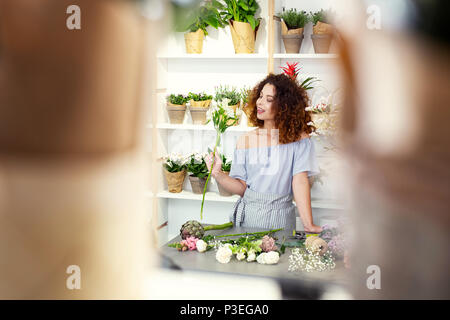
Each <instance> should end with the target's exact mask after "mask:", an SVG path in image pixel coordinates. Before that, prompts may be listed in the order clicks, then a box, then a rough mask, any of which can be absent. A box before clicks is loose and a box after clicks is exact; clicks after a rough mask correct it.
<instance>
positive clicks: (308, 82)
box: [300, 77, 320, 90]
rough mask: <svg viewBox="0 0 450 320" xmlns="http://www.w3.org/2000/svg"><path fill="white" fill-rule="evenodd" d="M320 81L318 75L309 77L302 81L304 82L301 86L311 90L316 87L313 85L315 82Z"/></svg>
mask: <svg viewBox="0 0 450 320" xmlns="http://www.w3.org/2000/svg"><path fill="white" fill-rule="evenodd" d="M317 81H320V80H319V79H317V78H316V77H308V78H306V79H305V80H303V81H302V83H301V84H300V86H301V87H302V88H303V89H305V90H310V89H313V88H314V87H313V86H312V84H313V83H315V82H317Z"/></svg>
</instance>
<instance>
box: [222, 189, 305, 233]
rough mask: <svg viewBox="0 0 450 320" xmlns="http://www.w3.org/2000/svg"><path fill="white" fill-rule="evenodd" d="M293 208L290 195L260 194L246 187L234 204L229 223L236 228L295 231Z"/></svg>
mask: <svg viewBox="0 0 450 320" xmlns="http://www.w3.org/2000/svg"><path fill="white" fill-rule="evenodd" d="M295 212H296V210H295V206H294V204H293V203H292V194H288V195H277V194H271V193H260V192H256V191H253V190H250V189H249V188H248V187H247V190H245V193H244V196H243V197H240V198H239V200H238V201H236V203H235V204H234V207H233V212H232V214H231V216H230V221H232V222H233V223H234V225H235V226H237V227H248V228H262V229H278V228H284V230H285V231H289V232H290V231H292V230H294V229H295V215H296V213H295Z"/></svg>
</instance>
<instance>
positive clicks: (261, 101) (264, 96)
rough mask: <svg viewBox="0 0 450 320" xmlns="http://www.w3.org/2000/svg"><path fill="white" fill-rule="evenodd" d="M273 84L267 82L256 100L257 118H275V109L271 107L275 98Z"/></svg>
mask: <svg viewBox="0 0 450 320" xmlns="http://www.w3.org/2000/svg"><path fill="white" fill-rule="evenodd" d="M275 94H276V90H275V86H273V85H271V84H270V83H267V84H266V85H265V86H264V87H263V89H262V90H261V93H260V94H259V98H258V100H256V115H257V118H258V119H259V120H273V119H274V118H275V110H273V109H272V105H273V101H274V100H275Z"/></svg>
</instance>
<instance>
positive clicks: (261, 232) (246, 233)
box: [215, 222, 283, 238]
mask: <svg viewBox="0 0 450 320" xmlns="http://www.w3.org/2000/svg"><path fill="white" fill-rule="evenodd" d="M230 223H231V222H230ZM281 230H283V228H280V229H272V230H269V231H260V232H245V233H236V234H224V235H221V236H215V238H224V237H237V236H249V235H260V236H264V235H266V234H269V233H274V232H277V231H281Z"/></svg>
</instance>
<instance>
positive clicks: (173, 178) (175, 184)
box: [164, 168, 186, 193]
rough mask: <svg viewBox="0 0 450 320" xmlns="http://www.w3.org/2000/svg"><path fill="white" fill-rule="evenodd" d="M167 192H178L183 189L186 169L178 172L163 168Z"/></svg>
mask: <svg viewBox="0 0 450 320" xmlns="http://www.w3.org/2000/svg"><path fill="white" fill-rule="evenodd" d="M164 175H165V176H166V180H167V185H168V187H169V192H173V193H180V192H181V191H182V190H183V183H184V179H185V178H186V170H183V171H179V172H169V171H167V169H166V168H164Z"/></svg>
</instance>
